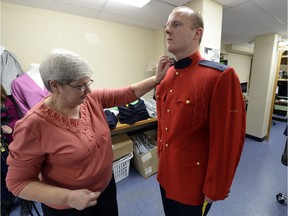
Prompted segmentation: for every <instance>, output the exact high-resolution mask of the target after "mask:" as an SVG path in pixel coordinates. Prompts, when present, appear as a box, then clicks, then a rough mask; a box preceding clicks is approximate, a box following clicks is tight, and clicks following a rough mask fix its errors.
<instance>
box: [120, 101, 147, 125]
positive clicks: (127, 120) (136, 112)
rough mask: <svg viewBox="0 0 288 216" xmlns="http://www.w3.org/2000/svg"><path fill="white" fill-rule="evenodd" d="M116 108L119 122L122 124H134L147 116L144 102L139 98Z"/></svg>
mask: <svg viewBox="0 0 288 216" xmlns="http://www.w3.org/2000/svg"><path fill="white" fill-rule="evenodd" d="M118 109H119V122H120V123H123V124H134V123H135V122H137V121H140V120H145V119H148V118H149V114H148V112H147V110H146V106H145V103H144V101H143V100H141V99H139V100H138V101H136V102H134V103H130V104H127V105H126V106H119V107H118Z"/></svg>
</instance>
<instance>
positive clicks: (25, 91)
mask: <svg viewBox="0 0 288 216" xmlns="http://www.w3.org/2000/svg"><path fill="white" fill-rule="evenodd" d="M12 95H13V97H14V99H15V102H16V103H17V105H18V108H19V111H20V112H21V115H22V116H24V115H25V114H26V113H27V111H28V110H30V109H31V108H32V107H33V106H35V105H36V104H37V103H38V102H40V101H41V100H42V99H43V98H44V97H46V96H48V95H49V91H48V90H47V89H46V88H44V90H42V89H41V88H40V87H39V86H38V85H37V84H36V83H35V81H34V80H33V79H31V77H30V76H28V75H27V74H26V73H24V74H22V75H21V76H19V77H18V78H16V79H15V80H13V82H12ZM22 116H21V117H22Z"/></svg>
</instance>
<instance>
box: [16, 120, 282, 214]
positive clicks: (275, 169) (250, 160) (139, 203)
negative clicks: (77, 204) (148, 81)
mask: <svg viewBox="0 0 288 216" xmlns="http://www.w3.org/2000/svg"><path fill="white" fill-rule="evenodd" d="M275 123H276V124H275V125H272V127H271V133H270V139H269V141H268V142H267V141H263V142H257V141H254V140H251V139H248V138H247V139H246V140H245V146H244V151H243V154H242V158H241V161H240V163H239V167H238V170H237V173H236V176H235V179H234V182H233V185H232V188H231V193H230V196H229V197H228V198H227V199H226V200H224V201H218V202H215V203H214V204H213V205H212V208H211V210H210V212H209V216H287V204H285V205H281V204H280V203H279V202H278V201H277V200H276V198H275V197H276V194H278V193H279V192H281V193H283V194H287V167H286V166H284V165H283V164H282V163H281V155H282V153H283V150H284V145H285V136H284V135H283V131H284V129H285V126H286V124H285V123H284V122H279V121H275ZM117 191H118V205H119V215H120V216H136V215H137V216H138V215H139V216H164V213H163V209H162V204H161V197H160V192H159V187H158V183H157V181H156V175H153V176H151V177H149V178H147V179H144V178H143V177H142V176H141V175H140V174H138V172H137V171H136V170H135V169H134V167H133V164H132V163H131V166H130V173H129V176H128V177H127V178H125V179H123V180H122V181H120V182H118V183H117ZM36 206H37V207H38V209H39V211H40V213H41V207H40V205H39V204H38V203H37V204H36ZM19 212H20V210H19V207H18V208H16V209H15V210H14V211H13V212H12V214H11V215H12V216H19V215H20V213H19ZM33 214H34V215H36V214H35V212H34V211H33ZM41 215H42V214H41Z"/></svg>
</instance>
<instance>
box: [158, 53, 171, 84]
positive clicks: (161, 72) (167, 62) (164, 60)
mask: <svg viewBox="0 0 288 216" xmlns="http://www.w3.org/2000/svg"><path fill="white" fill-rule="evenodd" d="M172 63H173V60H172V59H171V58H169V57H168V56H161V57H160V59H159V62H158V65H157V69H156V75H155V77H154V82H155V83H156V84H159V83H160V82H161V81H162V80H163V79H164V77H165V75H166V72H167V70H168V68H169V67H170V66H171V64H172Z"/></svg>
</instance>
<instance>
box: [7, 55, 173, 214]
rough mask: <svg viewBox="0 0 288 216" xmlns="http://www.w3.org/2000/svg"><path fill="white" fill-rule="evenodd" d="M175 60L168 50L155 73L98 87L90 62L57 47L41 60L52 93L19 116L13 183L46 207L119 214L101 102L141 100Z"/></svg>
mask: <svg viewBox="0 0 288 216" xmlns="http://www.w3.org/2000/svg"><path fill="white" fill-rule="evenodd" d="M169 66H170V61H169V59H168V58H167V57H165V56H162V57H161V58H160V61H159V64H158V69H157V73H156V75H155V76H153V77H151V78H148V79H146V80H143V81H141V82H138V83H135V84H132V85H131V86H128V87H124V88H115V89H97V90H93V91H92V90H91V89H90V85H91V83H92V82H93V80H92V79H91V76H92V73H93V70H92V68H91V67H90V66H89V64H88V62H87V61H86V60H85V59H83V58H82V57H80V56H79V55H77V54H75V53H72V52H69V51H65V50H54V51H52V52H51V53H50V54H49V55H48V56H47V57H46V58H45V59H44V61H43V62H42V64H41V65H40V73H41V77H42V79H43V82H44V84H45V87H46V88H47V89H48V90H49V91H50V92H51V95H50V96H48V97H46V98H45V99H44V100H43V101H42V102H40V103H39V104H37V105H36V106H35V107H34V108H32V109H31V110H30V111H29V112H28V113H27V114H26V116H25V117H23V119H22V120H20V121H19V122H17V125H16V128H15V132H14V142H13V143H12V144H11V150H10V154H9V157H8V164H9V171H8V176H7V179H6V180H7V185H8V188H9V189H10V190H11V191H12V193H14V194H15V195H17V196H19V197H22V198H25V199H29V200H34V201H37V202H41V203H42V209H43V212H44V215H49V216H50V215H65V216H66V215H69V216H72V215H81V216H83V215H105V216H108V215H111V216H112V215H113V216H114V215H118V207H117V201H116V185H115V180H114V177H113V175H112V160H113V159H112V155H113V152H112V145H111V137H110V130H109V127H108V124H107V122H106V119H105V115H104V112H103V109H104V108H109V107H113V106H118V105H123V104H127V103H130V102H132V101H135V100H136V99H138V98H139V97H140V96H142V95H143V94H145V93H147V92H148V91H150V90H151V89H153V88H155V86H156V85H157V84H158V83H160V82H161V80H162V79H163V78H164V76H165V74H166V71H167V69H168V67H169ZM27 167H28V168H29V169H27ZM27 170H28V171H27ZM39 173H40V174H41V175H40V180H38V174H39Z"/></svg>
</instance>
